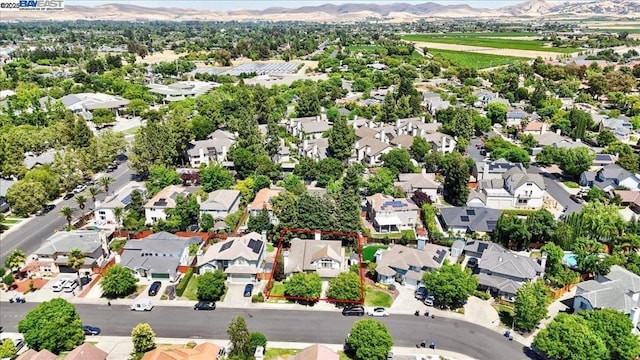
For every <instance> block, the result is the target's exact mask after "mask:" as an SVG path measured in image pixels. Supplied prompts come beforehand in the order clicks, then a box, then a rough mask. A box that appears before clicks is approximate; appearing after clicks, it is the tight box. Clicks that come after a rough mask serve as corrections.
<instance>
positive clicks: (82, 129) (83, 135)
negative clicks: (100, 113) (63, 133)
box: [69, 118, 93, 150]
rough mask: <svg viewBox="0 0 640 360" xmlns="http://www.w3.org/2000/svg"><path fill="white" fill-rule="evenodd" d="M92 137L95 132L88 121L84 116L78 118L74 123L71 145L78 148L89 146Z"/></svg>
mask: <svg viewBox="0 0 640 360" xmlns="http://www.w3.org/2000/svg"><path fill="white" fill-rule="evenodd" d="M91 139H93V133H92V132H91V129H89V126H88V125H87V122H86V121H85V120H84V119H82V118H78V119H76V121H75V122H74V125H73V138H72V139H71V143H70V144H69V145H71V147H72V148H74V149H76V150H79V149H85V148H87V147H88V146H89V144H90V141H91Z"/></svg>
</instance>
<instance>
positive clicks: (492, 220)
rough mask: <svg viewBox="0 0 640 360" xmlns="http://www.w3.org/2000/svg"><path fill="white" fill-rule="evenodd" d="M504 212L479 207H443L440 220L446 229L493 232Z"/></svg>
mask: <svg viewBox="0 0 640 360" xmlns="http://www.w3.org/2000/svg"><path fill="white" fill-rule="evenodd" d="M501 214H502V212H501V211H500V210H495V209H488V208H479V207H468V208H467V207H443V208H440V219H441V220H442V221H443V222H444V226H445V227H457V228H459V227H465V228H467V231H470V232H474V231H479V232H491V231H493V230H495V228H496V223H497V221H498V218H499V217H500V215H501Z"/></svg>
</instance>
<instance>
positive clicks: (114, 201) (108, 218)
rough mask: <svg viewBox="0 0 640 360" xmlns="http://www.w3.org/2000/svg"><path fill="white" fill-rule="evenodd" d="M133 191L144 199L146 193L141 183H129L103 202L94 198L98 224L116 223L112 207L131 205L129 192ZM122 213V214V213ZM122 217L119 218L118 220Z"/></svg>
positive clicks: (125, 207)
mask: <svg viewBox="0 0 640 360" xmlns="http://www.w3.org/2000/svg"><path fill="white" fill-rule="evenodd" d="M134 191H138V192H139V193H140V194H141V195H142V198H143V199H144V198H145V196H146V194H147V189H146V188H145V187H144V185H143V184H142V183H137V182H134V183H131V184H129V185H128V186H127V187H125V188H124V189H122V190H120V192H118V193H117V194H115V195H113V196H112V197H110V198H108V199H106V201H104V202H102V203H101V202H99V201H98V200H96V203H97V204H96V209H95V211H94V214H95V218H96V223H98V224H116V225H117V221H118V219H116V216H115V215H114V213H113V209H115V208H117V207H121V208H123V209H124V210H127V209H128V208H129V205H131V194H132V193H133V192H134ZM123 215H124V214H123ZM122 220H123V219H122V218H120V221H122Z"/></svg>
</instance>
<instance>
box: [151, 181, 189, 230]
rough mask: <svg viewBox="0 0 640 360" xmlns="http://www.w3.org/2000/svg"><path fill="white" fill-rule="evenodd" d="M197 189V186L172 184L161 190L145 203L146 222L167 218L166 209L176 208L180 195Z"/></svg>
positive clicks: (183, 195) (185, 194)
mask: <svg viewBox="0 0 640 360" xmlns="http://www.w3.org/2000/svg"><path fill="white" fill-rule="evenodd" d="M196 190H197V188H195V187H184V186H180V185H170V186H167V187H166V188H164V189H162V190H160V192H159V193H157V194H155V195H154V196H153V197H152V198H151V199H150V200H149V201H147V203H146V204H145V205H144V217H145V224H147V225H150V224H153V223H155V222H156V221H158V220H167V213H166V211H165V210H167V209H173V208H175V207H176V201H177V199H178V197H179V196H182V197H186V196H187V195H189V194H191V193H193V192H195V191H196Z"/></svg>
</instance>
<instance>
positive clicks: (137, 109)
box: [127, 99, 149, 116]
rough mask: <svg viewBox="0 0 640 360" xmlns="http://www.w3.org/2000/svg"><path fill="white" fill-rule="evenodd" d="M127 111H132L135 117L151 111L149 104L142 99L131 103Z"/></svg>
mask: <svg viewBox="0 0 640 360" xmlns="http://www.w3.org/2000/svg"><path fill="white" fill-rule="evenodd" d="M127 109H129V111H131V113H132V114H133V116H136V115H140V114H142V113H143V112H145V111H147V110H149V104H147V102H146V101H144V100H142V99H133V100H131V101H129V105H127Z"/></svg>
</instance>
